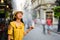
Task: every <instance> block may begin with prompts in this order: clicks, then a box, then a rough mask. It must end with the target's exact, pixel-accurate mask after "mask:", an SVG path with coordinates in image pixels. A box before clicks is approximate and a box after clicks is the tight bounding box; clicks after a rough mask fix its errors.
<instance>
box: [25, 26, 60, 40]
mask: <svg viewBox="0 0 60 40" xmlns="http://www.w3.org/2000/svg"><path fill="white" fill-rule="evenodd" d="M42 30H43V28H42V26H40V25H36V27H35V28H34V29H33V30H32V31H31V32H30V33H28V34H27V35H26V36H25V37H24V40H60V35H59V34H57V33H54V32H51V34H50V35H48V34H47V33H46V35H45V34H43V31H42Z"/></svg>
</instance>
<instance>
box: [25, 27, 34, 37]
mask: <svg viewBox="0 0 60 40" xmlns="http://www.w3.org/2000/svg"><path fill="white" fill-rule="evenodd" d="M32 29H34V27H32V26H31V27H30V28H29V29H28V30H27V31H26V32H25V33H24V36H26V35H27V34H28V33H29V32H30V31H31V30H32Z"/></svg>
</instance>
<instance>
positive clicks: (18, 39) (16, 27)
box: [8, 11, 32, 40]
mask: <svg viewBox="0 0 60 40" xmlns="http://www.w3.org/2000/svg"><path fill="white" fill-rule="evenodd" d="M22 16H23V12H22V11H17V12H15V13H14V19H13V21H12V22H10V25H9V27H8V40H23V37H24V36H25V35H27V33H29V32H30V31H31V30H32V28H31V27H30V28H29V29H28V30H27V31H26V32H24V22H23V19H22Z"/></svg>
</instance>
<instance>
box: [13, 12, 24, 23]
mask: <svg viewBox="0 0 60 40" xmlns="http://www.w3.org/2000/svg"><path fill="white" fill-rule="evenodd" d="M18 13H21V14H22V15H23V12H22V11H17V12H15V13H14V18H13V21H16V17H15V16H16V15H17V14H18ZM20 21H21V22H22V23H24V22H23V19H21V20H20Z"/></svg>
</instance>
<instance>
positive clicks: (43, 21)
mask: <svg viewBox="0 0 60 40" xmlns="http://www.w3.org/2000/svg"><path fill="white" fill-rule="evenodd" d="M41 24H42V26H43V33H44V34H45V20H44V19H43V18H42V19H41Z"/></svg>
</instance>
